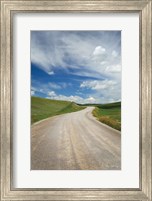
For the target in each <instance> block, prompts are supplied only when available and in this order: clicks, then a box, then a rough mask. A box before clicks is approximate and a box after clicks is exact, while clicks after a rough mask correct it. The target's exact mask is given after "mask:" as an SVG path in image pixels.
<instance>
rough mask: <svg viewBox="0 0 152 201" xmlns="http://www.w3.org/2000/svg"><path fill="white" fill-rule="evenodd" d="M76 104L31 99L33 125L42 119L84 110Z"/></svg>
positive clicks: (36, 98) (37, 98)
mask: <svg viewBox="0 0 152 201" xmlns="http://www.w3.org/2000/svg"><path fill="white" fill-rule="evenodd" d="M84 108H85V106H79V105H77V104H76V103H74V102H70V101H60V100H50V99H46V98H39V97H31V123H32V124H33V123H35V122H37V121H40V120H42V119H45V118H48V117H51V116H55V115H59V114H65V113H70V112H76V111H79V110H82V109H84Z"/></svg>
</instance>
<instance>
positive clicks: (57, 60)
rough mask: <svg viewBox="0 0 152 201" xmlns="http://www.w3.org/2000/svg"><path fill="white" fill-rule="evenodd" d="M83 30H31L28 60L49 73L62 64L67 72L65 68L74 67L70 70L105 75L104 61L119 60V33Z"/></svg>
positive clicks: (106, 63)
mask: <svg viewBox="0 0 152 201" xmlns="http://www.w3.org/2000/svg"><path fill="white" fill-rule="evenodd" d="M87 33H88V34H86V33H83V32H82V33H81V32H75V31H73V32H72V31H71V32H68V31H67V32H65V31H46V32H32V40H31V61H32V62H33V63H35V64H37V65H38V66H39V68H41V69H42V70H44V71H45V72H46V73H48V74H50V75H53V74H54V71H55V68H59V69H61V68H62V69H64V70H65V71H66V72H69V71H68V69H75V70H74V71H70V73H73V74H75V75H82V76H86V77H89V76H91V77H92V76H93V77H95V78H98V77H100V76H101V75H104V76H105V74H104V73H108V72H106V71H104V70H105V65H107V66H111V65H116V64H120V62H121V61H120V45H119V41H120V37H114V36H115V34H112V32H104V31H103V32H102V31H101V32H96V33H95V34H94V32H89V31H88V32H87ZM109 34H111V35H109ZM84 36H85V37H84ZM110 36H112V37H110ZM99 44H100V45H99ZM112 48H115V50H112ZM112 55H113V56H112ZM116 55H117V56H116Z"/></svg>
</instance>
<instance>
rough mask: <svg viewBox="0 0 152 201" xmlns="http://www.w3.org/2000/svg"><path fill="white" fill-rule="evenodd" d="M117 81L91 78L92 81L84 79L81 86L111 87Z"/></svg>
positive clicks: (94, 87) (98, 88)
mask: <svg viewBox="0 0 152 201" xmlns="http://www.w3.org/2000/svg"><path fill="white" fill-rule="evenodd" d="M115 84H116V82H115V81H112V80H103V81H99V80H91V81H84V82H82V83H81V85H80V88H88V89H92V90H101V89H107V88H109V87H112V86H113V85H115Z"/></svg>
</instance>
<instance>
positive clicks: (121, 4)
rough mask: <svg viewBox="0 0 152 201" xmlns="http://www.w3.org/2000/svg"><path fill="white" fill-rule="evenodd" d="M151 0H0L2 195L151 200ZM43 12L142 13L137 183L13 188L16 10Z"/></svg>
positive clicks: (60, 198) (29, 197) (45, 198)
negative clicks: (133, 185)
mask: <svg viewBox="0 0 152 201" xmlns="http://www.w3.org/2000/svg"><path fill="white" fill-rule="evenodd" d="M151 3H152V2H151V0H127V1H117V0H112V1H109V0H107V1H80V0H79V1H75V0H72V1H65V0H61V1H49V0H48V1H30V0H25V1H22V0H16V1H14V0H12V1H5V0H1V200H147V201H150V200H152V189H151V184H152V174H151V172H152V169H151V163H152V149H151V146H152V145H151V144H152V140H151V139H152V138H151V131H152V123H151V122H152V115H151V114H152V107H151V106H152V105H151V101H152V99H151V90H152V88H151V86H152V81H151V74H152V71H151V62H152V57H151V54H152V45H151V38H152V37H151V33H152V31H151V27H152V26H151V25H152V16H151V9H152V6H151ZM41 12H42V13H44V12H56V13H60V12H72V13H75V12H76V13H81V12H85V13H86V12H87V13H88V12H91V13H95V12H108V13H113V12H118V13H119V12H126V13H139V15H140V41H139V44H140V52H139V55H140V83H139V85H140V108H139V113H140V128H139V129H140V150H139V152H140V153H139V158H140V164H139V169H140V176H139V178H140V182H139V186H140V187H139V188H137V189H135V188H132V189H128V188H125V189H124V188H122V189H112V188H108V189H107V188H106V189H105V188H104V189H81V188H79V189H78V188H75V189H60V188H58V189H37V188H35V189H33V188H31V189H23V188H21V189H19V188H17V189H16V188H13V185H12V182H13V174H12V164H13V152H12V150H13V99H12V96H13V82H14V80H13V75H12V72H13V70H12V69H13V62H12V58H13V48H12V43H13V41H12V40H13V31H12V30H13V23H12V19H13V15H14V14H15V13H41Z"/></svg>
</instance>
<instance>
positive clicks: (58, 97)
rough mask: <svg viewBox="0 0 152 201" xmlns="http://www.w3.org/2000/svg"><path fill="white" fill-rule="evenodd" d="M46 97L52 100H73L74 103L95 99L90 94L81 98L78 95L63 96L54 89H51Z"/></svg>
mask: <svg viewBox="0 0 152 201" xmlns="http://www.w3.org/2000/svg"><path fill="white" fill-rule="evenodd" d="M47 98H48V99H53V100H65V101H71V102H75V103H81V104H85V103H96V99H95V98H94V97H92V96H90V97H88V98H82V97H80V96H73V95H71V96H65V95H62V94H56V93H55V92H54V91H51V92H49V93H48V96H47Z"/></svg>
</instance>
